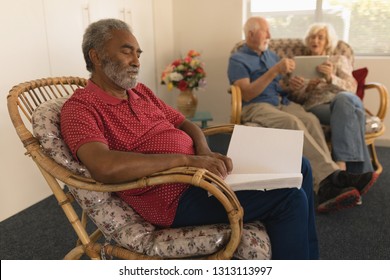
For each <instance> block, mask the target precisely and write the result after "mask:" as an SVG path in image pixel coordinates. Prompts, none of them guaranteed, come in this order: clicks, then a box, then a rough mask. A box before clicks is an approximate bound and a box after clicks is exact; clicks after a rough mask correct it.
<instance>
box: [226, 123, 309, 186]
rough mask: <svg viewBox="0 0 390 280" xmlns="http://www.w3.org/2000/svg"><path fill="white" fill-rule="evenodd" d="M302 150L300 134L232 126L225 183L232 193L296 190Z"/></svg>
mask: <svg viewBox="0 0 390 280" xmlns="http://www.w3.org/2000/svg"><path fill="white" fill-rule="evenodd" d="M302 149H303V131H299V130H287V129H275V128H263V127H253V126H243V125H236V126H234V130H233V134H232V138H231V140H230V144H229V148H228V152H227V156H228V157H230V158H231V159H232V161H233V170H232V173H231V174H229V175H228V176H227V177H226V179H225V182H226V183H227V184H228V185H229V186H231V187H232V189H233V190H234V191H239V190H272V189H280V188H300V187H301V184H302V173H301V164H302Z"/></svg>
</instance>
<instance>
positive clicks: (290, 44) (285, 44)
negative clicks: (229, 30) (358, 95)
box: [231, 38, 354, 65]
mask: <svg viewBox="0 0 390 280" xmlns="http://www.w3.org/2000/svg"><path fill="white" fill-rule="evenodd" d="M244 43H245V41H244V40H241V41H239V42H238V43H237V44H235V45H234V47H233V49H232V50H231V53H234V52H236V51H237V50H238V49H239V48H240V47H241V46H242V45H243V44H244ZM269 49H270V50H271V51H273V52H275V53H276V54H277V55H278V56H279V57H281V58H283V57H288V58H292V57H294V56H297V55H308V54H309V50H308V49H307V48H306V47H305V45H304V43H303V40H302V39H299V38H287V39H285V38H283V39H271V40H270V42H269ZM333 54H335V55H336V54H338V55H344V56H346V57H347V58H348V59H349V60H350V62H351V63H352V65H353V64H354V52H353V49H352V48H351V46H350V45H349V44H347V43H346V42H344V41H342V40H339V41H338V43H337V46H336V48H335V50H334V52H333Z"/></svg>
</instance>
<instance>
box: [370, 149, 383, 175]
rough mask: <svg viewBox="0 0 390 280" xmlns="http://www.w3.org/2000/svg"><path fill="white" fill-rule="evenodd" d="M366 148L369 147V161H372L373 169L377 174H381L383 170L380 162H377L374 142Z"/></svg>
mask: <svg viewBox="0 0 390 280" xmlns="http://www.w3.org/2000/svg"><path fill="white" fill-rule="evenodd" d="M368 149H369V151H370V154H371V161H372V165H373V167H374V170H375V171H376V172H377V173H378V174H381V173H382V171H383V167H382V164H381V163H380V162H379V159H378V156H377V153H376V149H375V144H374V142H373V143H371V144H369V145H368Z"/></svg>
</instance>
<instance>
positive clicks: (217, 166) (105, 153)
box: [77, 120, 231, 183]
mask: <svg viewBox="0 0 390 280" xmlns="http://www.w3.org/2000/svg"><path fill="white" fill-rule="evenodd" d="M180 129H182V130H183V131H185V132H186V133H188V134H189V135H190V137H191V138H192V139H193V141H194V143H195V144H194V145H195V149H196V152H197V155H183V154H142V153H133V152H123V151H114V150H110V149H109V148H108V146H107V145H106V144H104V143H102V142H89V143H86V144H83V145H82V146H81V147H80V148H79V149H78V150H77V157H78V158H79V160H80V161H81V162H82V163H83V164H84V165H85V166H86V167H87V169H88V171H89V172H90V173H91V176H92V178H94V179H95V180H97V181H99V182H103V183H123V182H127V181H132V180H136V179H139V178H142V177H144V176H148V175H150V174H153V173H155V172H160V171H164V170H167V169H170V168H174V167H179V166H193V167H198V168H205V169H207V170H209V171H210V172H213V173H215V174H216V175H218V176H220V177H222V178H224V177H226V175H227V173H228V172H230V171H231V161H230V159H228V158H227V157H225V156H222V155H219V154H216V153H213V152H211V151H210V149H209V148H208V146H207V142H206V139H205V137H204V135H203V132H202V131H201V129H200V128H199V127H197V126H196V125H195V124H193V123H191V122H190V121H188V120H185V121H184V122H183V124H182V125H181V126H180Z"/></svg>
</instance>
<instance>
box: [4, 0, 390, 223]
mask: <svg viewBox="0 0 390 280" xmlns="http://www.w3.org/2000/svg"><path fill="white" fill-rule="evenodd" d="M107 3H108V4H107ZM53 5H54V6H55V5H63V6H61V8H60V9H57V10H56V11H57V13H49V16H46V17H45V13H46V14H48V11H51V10H52V9H53V8H52V7H53ZM104 5H109V6H110V7H111V8H109V9H108V8H107V6H104ZM241 5H242V0H212V1H210V0H149V1H145V0H115V1H112V0H110V1H106V0H67V1H63V0H14V1H6V0H0V34H1V35H2V38H6V40H2V51H1V52H0V61H1V64H0V73H1V77H0V79H1V83H0V93H1V98H0V116H1V119H0V120H1V121H0V131H1V137H0V139H1V140H0V155H1V161H0V221H1V220H4V219H6V218H8V217H10V216H11V215H13V214H15V213H17V212H19V211H21V210H23V209H24V208H26V207H28V206H30V205H32V204H34V203H36V202H37V201H39V200H41V199H43V198H45V197H47V196H48V195H49V194H50V191H49V188H48V187H47V186H46V183H44V181H43V179H42V176H41V175H40V174H39V171H38V169H37V168H36V167H35V166H34V164H33V162H32V160H31V159H29V158H27V157H26V156H24V155H23V153H24V149H23V147H22V145H21V143H20V141H19V139H18V138H17V136H16V133H15V131H14V128H13V126H12V124H11V123H10V121H9V116H8V111H7V107H6V95H7V94H8V91H9V89H10V88H11V86H12V85H15V84H17V83H19V82H22V81H27V80H31V79H35V78H40V77H46V76H51V75H81V76H87V73H86V71H85V70H84V64H83V62H82V61H83V59H82V54H81V49H80V43H81V34H79V35H77V33H79V32H81V31H80V30H83V29H84V27H85V26H86V24H87V20H88V17H92V19H93V20H95V19H97V18H95V16H96V17H106V16H107V17H108V16H115V15H118V17H122V16H123V15H124V14H125V15H126V21H130V22H129V23H130V24H132V25H133V28H134V32H135V34H136V36H137V38H138V40H139V42H140V44H141V47H142V48H143V50H144V51H145V52H144V54H143V55H142V59H143V60H141V63H142V69H141V71H142V73H141V74H142V75H141V79H142V81H144V82H145V83H146V84H148V85H149V86H150V87H151V88H152V89H155V90H156V92H157V94H158V95H159V96H160V97H161V98H162V99H163V100H165V101H166V102H167V103H168V104H170V105H172V106H175V99H176V96H177V94H178V92H177V91H175V90H173V91H171V92H168V91H167V89H166V88H165V86H162V85H160V84H159V77H160V74H161V72H162V70H163V69H164V68H165V66H166V65H167V64H168V63H170V62H171V61H172V60H173V59H175V58H177V57H179V56H180V55H182V54H185V53H186V52H187V51H188V50H189V49H195V50H197V51H199V52H201V53H202V59H203V60H204V62H205V70H206V71H207V79H208V85H207V87H206V89H205V90H204V91H199V92H198V98H199V105H198V106H199V110H208V111H210V112H211V113H212V114H213V117H214V122H213V123H214V124H219V123H226V122H228V121H229V117H230V96H229V95H228V94H227V89H228V80H227V75H226V71H227V63H228V58H229V53H230V50H231V48H232V46H233V45H234V44H235V43H236V42H237V41H238V40H240V38H241V30H242V28H241V26H242V6H241ZM118 6H121V7H124V8H121V9H119V10H118V9H117V7H118ZM55 7H58V6H55ZM86 7H88V8H89V10H86V9H85V8H86ZM65 8H66V9H65ZM95 13H96V14H95ZM45 21H47V23H49V25H45ZM45 26H47V29H46V28H45ZM32 29H33V30H34V32H31V30H32ZM77 30H78V31H77ZM153 34H154V35H153ZM64 38H65V40H64ZM63 40H64V41H63ZM389 65H390V58H381V59H377V58H357V59H356V67H361V66H368V67H369V76H368V79H367V80H368V81H376V82H381V83H383V84H385V85H386V87H387V88H388V89H390V80H389V79H387V77H386V75H388V73H389V72H390V71H389V70H390V69H389V67H390V66H389ZM374 99H375V98H374V97H372V98H371V97H370V98H367V102H368V105H369V106H371V105H372V106H373V104H374V103H375V100H374ZM371 103H372V104H371ZM386 124H387V127H390V123H389V117H387V119H386ZM382 142H383V143H388V142H389V143H390V131H389V130H388V131H387V132H386V135H385V136H384V137H382Z"/></svg>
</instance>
